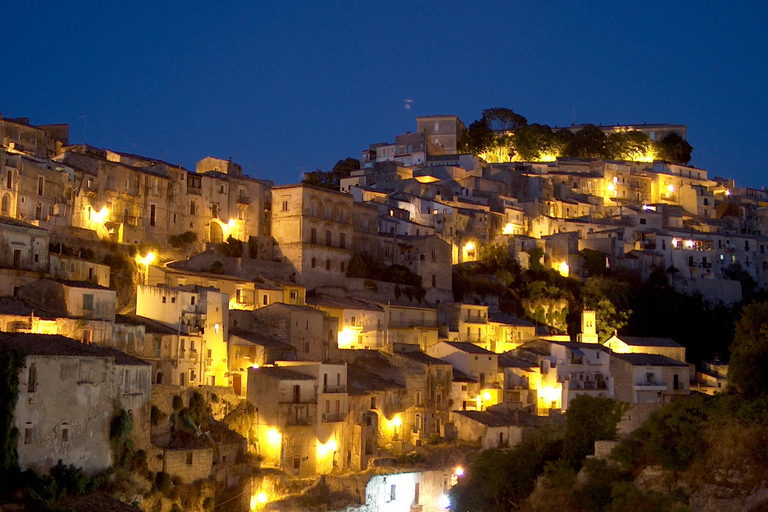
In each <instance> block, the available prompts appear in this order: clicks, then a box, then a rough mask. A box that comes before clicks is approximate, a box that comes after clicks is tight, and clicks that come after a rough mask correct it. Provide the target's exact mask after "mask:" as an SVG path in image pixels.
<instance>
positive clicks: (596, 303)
mask: <svg viewBox="0 0 768 512" xmlns="http://www.w3.org/2000/svg"><path fill="white" fill-rule="evenodd" d="M582 298H583V300H584V304H585V305H586V306H587V307H588V308H590V309H593V310H595V316H596V319H597V334H598V336H599V338H600V341H601V342H604V341H606V340H607V339H608V338H610V337H611V336H612V335H613V333H615V332H616V331H618V330H619V329H621V328H623V327H624V326H626V325H627V321H628V320H629V317H630V316H631V315H632V310H631V309H629V285H628V284H627V283H625V282H621V281H619V280H617V279H614V278H611V277H603V276H592V277H590V278H589V279H587V282H586V284H585V285H584V289H583V290H582Z"/></svg>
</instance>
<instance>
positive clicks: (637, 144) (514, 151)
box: [459, 107, 693, 164]
mask: <svg viewBox="0 0 768 512" xmlns="http://www.w3.org/2000/svg"><path fill="white" fill-rule="evenodd" d="M459 150H460V151H462V152H465V153H472V154H476V155H480V156H482V157H483V158H485V159H487V160H488V161H490V162H494V163H497V162H509V161H526V162H538V161H551V160H554V159H555V158H557V157H569V158H585V159H591V158H594V159H605V160H626V161H642V162H651V161H654V160H663V161H667V162H673V163H679V164H687V163H688V162H689V161H690V159H691V152H692V151H693V148H692V147H691V145H690V144H689V143H688V142H687V141H686V140H685V139H683V138H682V137H680V136H679V135H678V134H676V133H670V134H667V135H666V136H665V137H664V138H663V139H662V140H661V141H652V140H651V139H650V138H649V137H648V135H646V134H645V133H643V132H641V131H639V130H629V131H625V132H615V133H610V134H608V135H606V134H605V132H603V130H602V129H601V128H600V127H598V126H595V125H592V124H588V125H586V126H584V127H583V128H582V129H581V130H579V131H578V132H576V133H573V132H571V131H570V130H568V129H560V130H558V131H557V132H553V131H552V129H551V128H550V127H549V126H547V125H542V124H536V123H533V124H528V119H526V118H525V117H524V116H522V115H520V114H518V113H516V112H515V111H514V110H512V109H510V108H502V107H495V108H487V109H485V110H483V112H482V116H481V117H480V119H477V120H475V121H474V122H473V123H471V124H470V125H469V128H468V129H467V130H465V131H464V133H463V134H462V135H461V136H460V137H459Z"/></svg>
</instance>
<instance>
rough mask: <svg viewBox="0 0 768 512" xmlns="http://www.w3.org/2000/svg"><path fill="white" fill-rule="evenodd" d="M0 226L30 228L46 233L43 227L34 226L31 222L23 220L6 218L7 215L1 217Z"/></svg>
mask: <svg viewBox="0 0 768 512" xmlns="http://www.w3.org/2000/svg"><path fill="white" fill-rule="evenodd" d="M0 224H5V225H6V226H16V227H19V228H29V229H37V230H39V231H46V230H45V229H43V228H41V227H38V226H35V225H34V224H30V223H29V222H24V221H23V220H19V219H14V218H13V217H6V216H5V215H0Z"/></svg>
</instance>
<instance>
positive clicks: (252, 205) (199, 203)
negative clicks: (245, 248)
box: [187, 156, 273, 243]
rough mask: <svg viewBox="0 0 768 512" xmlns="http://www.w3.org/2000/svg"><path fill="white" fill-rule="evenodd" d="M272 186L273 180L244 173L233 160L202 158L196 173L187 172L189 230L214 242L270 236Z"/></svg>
mask: <svg viewBox="0 0 768 512" xmlns="http://www.w3.org/2000/svg"><path fill="white" fill-rule="evenodd" d="M272 186H273V182H272V181H268V180H258V179H254V178H251V177H249V176H246V175H244V174H243V168H242V166H240V165H239V164H236V163H234V162H232V159H229V160H222V159H219V158H214V157H210V156H209V157H206V158H204V159H202V160H200V161H199V162H198V163H197V167H196V172H194V173H192V172H190V173H189V174H188V175H187V201H188V205H189V210H188V211H189V230H190V231H194V232H195V233H197V234H198V239H199V240H205V241H208V242H213V243H216V242H221V241H222V240H226V239H227V237H228V236H230V235H231V236H232V237H233V238H236V239H238V240H241V241H243V242H246V241H248V238H249V237H252V236H254V237H259V236H269V235H270V229H271V213H272V198H271V189H272Z"/></svg>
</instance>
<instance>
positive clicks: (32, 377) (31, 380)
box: [27, 363, 37, 393]
mask: <svg viewBox="0 0 768 512" xmlns="http://www.w3.org/2000/svg"><path fill="white" fill-rule="evenodd" d="M35 391H37V363H32V364H30V365H29V374H28V377H27V393H34V392H35Z"/></svg>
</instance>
